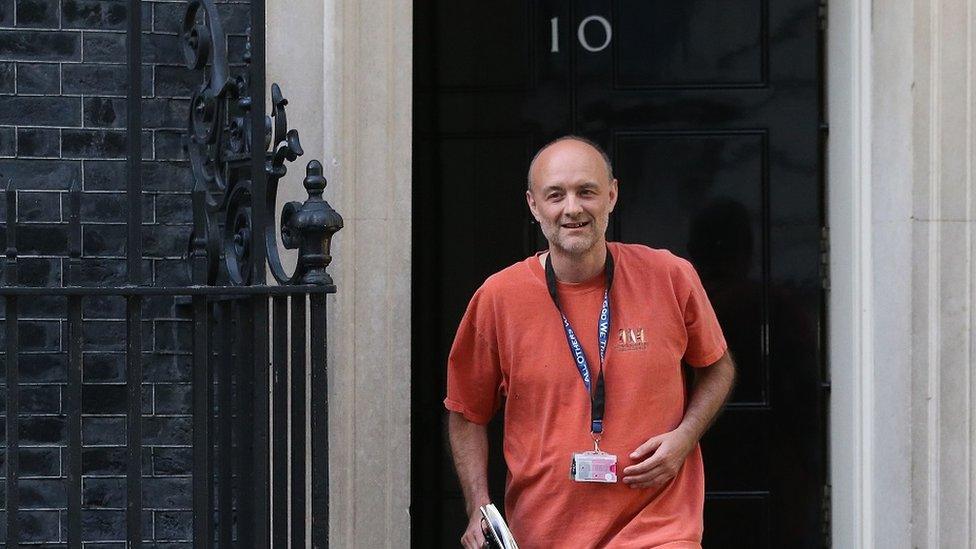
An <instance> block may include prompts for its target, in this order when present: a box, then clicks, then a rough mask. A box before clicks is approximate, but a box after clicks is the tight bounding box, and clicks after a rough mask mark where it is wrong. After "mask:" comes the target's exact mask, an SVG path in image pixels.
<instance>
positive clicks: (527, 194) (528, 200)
mask: <svg viewBox="0 0 976 549" xmlns="http://www.w3.org/2000/svg"><path fill="white" fill-rule="evenodd" d="M525 202H526V203H527V204H528V205H529V211H530V212H532V217H534V218H535V220H536V222H539V212H538V211H536V206H535V197H534V196H532V190H531V189H530V190H527V191H525Z"/></svg>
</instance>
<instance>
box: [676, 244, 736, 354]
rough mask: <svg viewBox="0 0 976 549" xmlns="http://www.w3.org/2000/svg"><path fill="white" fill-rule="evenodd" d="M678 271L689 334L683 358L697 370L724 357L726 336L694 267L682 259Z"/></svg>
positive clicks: (686, 326) (686, 330)
mask: <svg viewBox="0 0 976 549" xmlns="http://www.w3.org/2000/svg"><path fill="white" fill-rule="evenodd" d="M680 271H681V272H680V277H679V278H680V280H679V281H677V286H678V287H679V291H680V292H681V294H684V295H686V296H687V297H686V299H685V302H684V308H683V313H684V320H685V332H686V333H687V335H688V346H687V347H686V348H685V354H684V357H682V358H683V360H684V361H685V362H686V363H688V364H689V365H690V366H693V367H696V368H700V367H704V366H709V365H711V364H714V363H715V362H716V361H718V359H720V358H722V355H724V354H725V350H726V347H727V346H726V343H725V336H724V335H723V334H722V327H721V326H719V324H718V318H716V316H715V310H714V309H712V304H711V302H709V300H708V296H707V295H706V294H705V288H704V287H703V286H702V283H701V279H700V278H699V277H698V273H697V272H696V271H695V268H694V267H693V266H692V265H691V263H689V262H687V261H685V260H681V269H680ZM679 295H680V294H679Z"/></svg>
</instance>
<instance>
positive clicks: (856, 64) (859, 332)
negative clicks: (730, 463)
mask: <svg viewBox="0 0 976 549" xmlns="http://www.w3.org/2000/svg"><path fill="white" fill-rule="evenodd" d="M829 13H830V24H829V28H828V48H829V49H828V67H829V71H828V81H827V86H828V88H827V89H828V97H829V100H828V113H829V115H830V121H831V127H830V141H829V142H830V145H829V150H830V152H829V162H828V169H829V172H828V173H829V180H828V195H829V197H830V198H829V205H828V210H829V212H830V224H831V273H832V287H831V295H830V308H831V312H830V317H829V322H830V325H831V330H830V341H829V349H830V359H831V360H830V370H831V378H832V383H833V390H832V395H831V433H830V436H831V482H832V485H833V502H834V506H833V513H832V517H833V529H832V530H833V543H834V546H836V547H909V546H911V547H973V546H974V545H973V543H974V542H973V540H974V539H976V505H974V497H976V461H974V459H976V451H974V450H976V448H974V443H976V431H974V428H976V422H974V416H973V409H974V407H976V376H974V372H973V368H974V366H976V360H974V353H976V332H974V328H976V326H974V321H976V304H974V295H976V261H974V257H976V221H974V220H976V188H974V174H973V162H974V159H976V156H974V154H976V150H974V141H973V133H974V130H976V123H974V122H976V121H974V100H976V94H974V84H976V83H974V65H976V60H974V53H976V51H974V49H973V48H974V45H976V43H974V41H973V40H972V36H973V34H974V32H976V28H974V24H976V12H974V11H973V8H972V6H971V5H970V3H969V2H967V1H963V0H915V1H912V2H909V1H906V0H875V1H874V2H871V1H870V0H837V1H836V2H831V3H830V4H829Z"/></svg>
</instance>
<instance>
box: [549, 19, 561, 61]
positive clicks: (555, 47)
mask: <svg viewBox="0 0 976 549" xmlns="http://www.w3.org/2000/svg"><path fill="white" fill-rule="evenodd" d="M549 23H550V24H551V25H552V49H550V50H549V51H550V52H552V53H559V18H558V17H553V18H552V19H550V20H549Z"/></svg>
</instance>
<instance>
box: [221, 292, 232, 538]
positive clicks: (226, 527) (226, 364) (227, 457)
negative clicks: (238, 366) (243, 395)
mask: <svg viewBox="0 0 976 549" xmlns="http://www.w3.org/2000/svg"><path fill="white" fill-rule="evenodd" d="M231 315H232V311H231V304H230V301H222V302H220V338H219V347H220V368H219V369H218V370H217V372H218V373H217V437H218V440H217V463H218V467H219V470H218V475H219V476H218V479H217V487H218V491H217V498H218V499H217V516H218V517H219V518H218V521H219V522H218V524H219V530H220V532H219V543H218V547H220V549H230V547H231V543H232V539H231V536H232V535H233V530H232V526H233V524H234V517H233V514H232V513H233V511H232V509H231V506H232V505H233V493H232V490H233V480H234V479H233V476H232V474H233V469H234V466H233V459H232V457H231V456H233V453H232V450H231V428H232V426H233V424H232V421H233V408H232V406H233V403H232V394H231V391H232V389H233V388H232V386H231V370H232V369H233V367H234V359H233V358H232V356H231V353H232V349H233V348H234V346H233V344H232V342H231V338H233V333H234V330H233V329H232V323H233V317H232V316H231Z"/></svg>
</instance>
